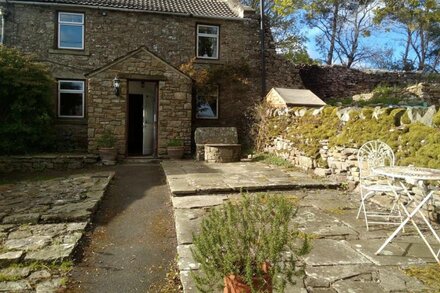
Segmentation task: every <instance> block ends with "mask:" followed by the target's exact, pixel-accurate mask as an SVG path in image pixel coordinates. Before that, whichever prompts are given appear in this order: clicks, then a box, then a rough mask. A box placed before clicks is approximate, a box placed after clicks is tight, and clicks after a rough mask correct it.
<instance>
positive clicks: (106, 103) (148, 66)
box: [87, 49, 192, 156]
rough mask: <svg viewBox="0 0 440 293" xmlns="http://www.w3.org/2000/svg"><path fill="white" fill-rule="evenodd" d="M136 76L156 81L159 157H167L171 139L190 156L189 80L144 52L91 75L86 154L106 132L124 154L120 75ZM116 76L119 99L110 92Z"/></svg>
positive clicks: (123, 89) (123, 99) (124, 95)
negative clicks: (177, 140)
mask: <svg viewBox="0 0 440 293" xmlns="http://www.w3.org/2000/svg"><path fill="white" fill-rule="evenodd" d="M136 74H146V75H147V76H156V77H157V78H159V80H157V82H158V84H159V97H158V99H159V115H158V119H159V120H158V136H159V137H158V153H159V155H163V154H166V147H167V144H168V141H169V140H170V139H182V140H183V141H184V143H185V147H186V148H185V151H186V153H190V151H191V149H190V145H191V85H192V81H191V79H190V78H189V77H187V76H186V75H184V74H182V73H180V72H179V71H178V70H176V69H175V68H173V67H171V66H170V65H167V64H166V63H165V62H164V61H162V60H160V59H159V58H157V57H155V56H154V55H153V54H151V53H149V52H148V51H146V50H144V49H140V50H136V51H135V52H133V55H131V56H130V55H129V56H128V57H127V59H125V60H121V61H120V62H118V63H115V64H114V65H112V66H111V67H109V68H106V69H104V70H103V71H100V72H97V73H96V74H92V75H91V76H90V78H89V84H88V103H87V106H88V117H89V119H88V120H89V122H88V138H89V151H90V152H96V138H97V137H98V136H99V135H100V134H102V133H103V132H104V130H105V129H109V130H111V131H112V132H113V133H114V134H115V136H116V139H117V144H116V147H117V149H118V152H119V154H120V155H121V156H123V155H125V153H126V141H127V137H126V136H127V133H126V121H127V117H126V109H127V79H126V78H123V76H130V75H134V76H135V75H136ZM116 75H119V76H122V78H121V93H120V95H119V96H116V95H115V94H114V93H113V88H112V86H111V84H112V80H113V78H114V77H115V76H116Z"/></svg>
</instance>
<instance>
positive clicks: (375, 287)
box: [173, 190, 433, 292]
mask: <svg viewBox="0 0 440 293" xmlns="http://www.w3.org/2000/svg"><path fill="white" fill-rule="evenodd" d="M280 193H281V194H283V192H280ZM284 193H285V194H286V196H289V197H292V196H295V197H297V198H298V199H299V202H298V203H299V210H298V213H297V214H296V217H295V218H294V219H293V223H292V227H296V228H298V229H300V230H302V231H303V232H305V233H308V234H309V235H312V236H311V237H312V239H311V245H312V250H311V252H310V253H309V254H308V255H306V256H304V258H303V263H304V265H305V267H304V269H305V275H306V278H305V280H304V282H303V281H302V280H301V279H299V280H298V283H297V284H296V285H295V286H294V287H291V288H290V289H288V290H292V291H288V290H286V292H421V291H423V290H426V288H425V286H424V285H423V284H422V283H421V282H420V281H418V280H417V279H415V278H413V277H409V276H407V275H405V273H404V272H403V271H402V270H401V267H406V266H408V265H413V264H426V263H431V262H433V258H432V257H429V255H427V249H426V248H425V247H424V246H423V245H422V243H421V240H420V239H418V238H417V237H413V236H411V235H410V236H405V237H403V238H399V237H398V239H400V242H401V245H402V247H401V246H398V245H397V247H395V245H396V244H395V243H392V244H391V246H390V247H389V248H388V247H387V250H395V251H396V254H397V253H400V254H401V255H400V256H399V255H397V256H396V255H382V256H374V252H375V250H377V248H378V247H379V246H380V244H381V243H383V241H384V240H385V237H386V236H387V235H389V234H390V233H391V232H392V227H381V228H378V230H377V231H376V232H375V231H372V232H367V231H366V230H365V226H364V224H363V221H362V220H358V219H356V218H355V215H356V214H355V213H356V204H354V206H353V205H352V203H347V204H341V205H336V204H335V205H332V206H331V207H332V208H331V209H329V208H328V206H321V208H318V207H317V206H316V205H315V204H313V205H311V204H310V203H311V202H313V201H317V200H318V198H319V196H322V198H324V199H327V200H328V201H331V200H332V199H333V200H335V201H343V200H351V199H350V198H353V201H354V202H355V203H356V197H355V196H351V195H347V194H346V193H344V192H341V191H337V190H307V191H290V192H284ZM237 197H238V196H237V195H233V194H222V195H196V196H188V197H174V198H173V204H174V205H175V206H174V213H175V222H176V233H177V235H178V263H179V269H180V275H181V280H182V284H183V287H184V288H185V290H184V292H197V291H196V290H195V285H194V281H193V280H192V278H191V274H190V271H191V270H195V269H197V268H198V265H197V264H196V263H195V262H194V260H193V258H192V254H191V251H190V247H191V242H192V234H193V233H196V232H197V231H198V229H199V226H198V225H199V224H200V221H201V219H202V218H203V216H204V215H205V214H206V213H207V212H208V211H209V209H212V208H216V207H218V206H219V205H221V204H222V203H224V202H225V201H227V200H231V199H236V198H237ZM339 207H345V208H342V209H339ZM368 233H372V234H375V237H377V238H369V237H367V236H366V235H368ZM395 242H396V241H395ZM397 243H398V241H397ZM359 245H360V246H359ZM413 250H414V254H416V252H417V253H419V254H420V253H421V252H422V253H421V260H420V259H419V258H417V257H413V256H411V255H410V254H412V253H413V252H412V251H413ZM404 251H406V255H402V254H403V253H404ZM292 288H293V289H292ZM213 292H216V291H213ZM219 292H220V291H219Z"/></svg>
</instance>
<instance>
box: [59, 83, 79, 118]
mask: <svg viewBox="0 0 440 293" xmlns="http://www.w3.org/2000/svg"><path fill="white" fill-rule="evenodd" d="M58 117H61V118H84V81H81V80H59V81H58Z"/></svg>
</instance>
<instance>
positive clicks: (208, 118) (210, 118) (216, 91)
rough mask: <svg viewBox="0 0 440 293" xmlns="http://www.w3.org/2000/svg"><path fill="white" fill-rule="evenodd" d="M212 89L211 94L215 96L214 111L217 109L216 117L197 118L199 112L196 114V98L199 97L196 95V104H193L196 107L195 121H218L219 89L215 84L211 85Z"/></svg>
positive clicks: (196, 111)
mask: <svg viewBox="0 0 440 293" xmlns="http://www.w3.org/2000/svg"><path fill="white" fill-rule="evenodd" d="M212 87H213V89H212V93H214V94H215V96H216V109H217V113H215V114H216V116H215V117H199V116H198V114H199V112H198V109H197V98H198V97H199V95H198V94H197V93H196V102H195V105H196V109H195V115H196V119H200V120H218V119H219V117H220V109H219V107H218V106H219V99H220V87H219V85H217V84H215V85H212Z"/></svg>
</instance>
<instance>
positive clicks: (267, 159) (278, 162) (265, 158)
mask: <svg viewBox="0 0 440 293" xmlns="http://www.w3.org/2000/svg"><path fill="white" fill-rule="evenodd" d="M252 161H254V162H262V163H266V164H268V165H274V166H278V167H282V168H286V169H296V167H295V166H294V165H293V164H292V163H290V162H289V161H288V160H286V159H283V158H280V157H278V156H276V155H273V154H267V153H258V154H256V155H255V156H254V158H253V160H252Z"/></svg>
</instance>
